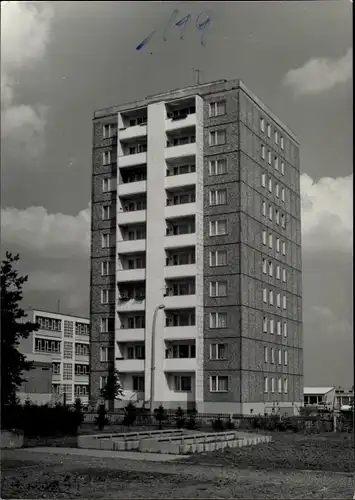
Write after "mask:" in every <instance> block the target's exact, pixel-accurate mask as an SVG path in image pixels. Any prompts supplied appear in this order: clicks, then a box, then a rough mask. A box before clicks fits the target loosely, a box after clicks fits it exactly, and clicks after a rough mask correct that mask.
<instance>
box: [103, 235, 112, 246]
mask: <svg viewBox="0 0 355 500" xmlns="http://www.w3.org/2000/svg"><path fill="white" fill-rule="evenodd" d="M110 246H111V234H110V233H102V235H101V247H102V248H109V247H110Z"/></svg>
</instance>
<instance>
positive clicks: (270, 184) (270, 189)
mask: <svg viewBox="0 0 355 500" xmlns="http://www.w3.org/2000/svg"><path fill="white" fill-rule="evenodd" d="M269 191H270V193H272V179H269Z"/></svg>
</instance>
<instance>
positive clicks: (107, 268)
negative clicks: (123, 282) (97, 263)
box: [101, 260, 115, 276]
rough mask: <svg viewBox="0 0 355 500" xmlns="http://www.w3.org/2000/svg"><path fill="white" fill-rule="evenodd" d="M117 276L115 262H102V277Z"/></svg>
mask: <svg viewBox="0 0 355 500" xmlns="http://www.w3.org/2000/svg"><path fill="white" fill-rule="evenodd" d="M111 274H115V267H114V262H110V261H108V260H106V261H104V262H101V276H109V275H111Z"/></svg>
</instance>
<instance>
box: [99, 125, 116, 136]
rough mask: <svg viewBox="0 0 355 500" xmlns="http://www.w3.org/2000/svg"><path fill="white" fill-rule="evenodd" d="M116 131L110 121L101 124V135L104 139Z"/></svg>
mask: <svg viewBox="0 0 355 500" xmlns="http://www.w3.org/2000/svg"><path fill="white" fill-rule="evenodd" d="M115 131H116V127H115V126H113V125H111V124H110V123H105V124H104V125H103V126H102V137H103V138H104V139H109V138H110V137H112V136H113V134H114V133H115Z"/></svg>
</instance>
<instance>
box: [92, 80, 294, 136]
mask: <svg viewBox="0 0 355 500" xmlns="http://www.w3.org/2000/svg"><path fill="white" fill-rule="evenodd" d="M237 89H240V90H242V91H243V92H244V93H245V94H246V95H247V96H248V97H249V98H250V99H251V100H252V101H254V103H255V104H256V105H257V106H258V107H259V108H260V109H262V110H263V111H264V113H266V114H267V115H268V116H270V118H271V119H272V120H273V121H274V122H275V123H277V125H278V126H279V127H280V128H281V129H282V130H283V131H284V132H285V133H286V134H287V135H288V136H289V137H290V138H291V139H292V140H293V141H295V142H296V143H297V144H299V142H298V139H297V137H296V135H295V134H294V133H293V132H292V130H290V129H289V128H288V127H287V126H286V125H285V124H284V123H283V122H282V121H281V120H280V119H279V118H278V117H277V116H276V115H275V114H274V113H273V112H272V111H271V110H270V109H269V108H268V107H267V106H266V105H265V104H264V103H263V102H262V101H261V100H260V99H259V98H258V97H257V96H256V95H255V94H253V92H251V90H249V89H248V87H247V86H246V85H245V84H244V82H243V81H242V80H240V79H235V80H217V81H214V82H209V83H202V84H200V85H192V86H189V87H184V88H181V89H174V90H170V91H168V92H163V93H159V94H154V95H151V96H146V97H145V98H144V99H141V100H138V101H134V102H131V103H125V104H120V105H116V106H110V107H108V108H102V109H98V110H96V111H94V118H93V119H94V120H96V119H98V118H105V117H108V116H112V115H115V114H117V113H122V112H125V111H132V110H134V109H137V108H142V107H145V106H148V105H149V104H153V103H156V102H160V101H171V100H175V99H178V98H186V97H189V96H190V97H192V96H194V95H201V96H202V95H208V94H214V93H218V92H223V91H230V90H237Z"/></svg>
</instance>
